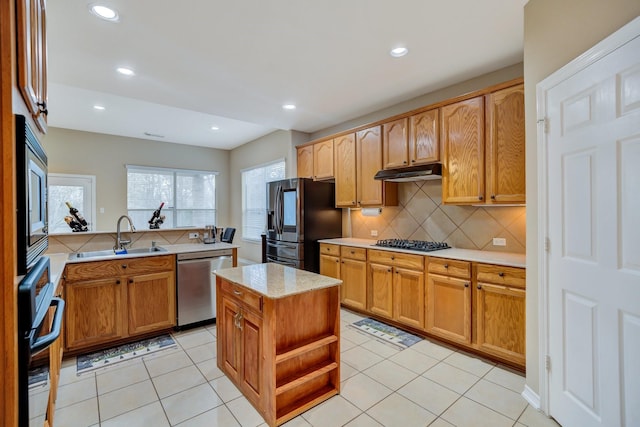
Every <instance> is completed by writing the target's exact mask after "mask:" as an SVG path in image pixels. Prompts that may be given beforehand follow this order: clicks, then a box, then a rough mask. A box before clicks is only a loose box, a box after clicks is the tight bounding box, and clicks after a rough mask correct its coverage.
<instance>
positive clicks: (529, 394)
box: [522, 385, 540, 411]
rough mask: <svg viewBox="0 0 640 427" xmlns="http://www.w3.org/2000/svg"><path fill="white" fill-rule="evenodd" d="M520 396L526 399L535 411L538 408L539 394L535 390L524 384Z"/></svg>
mask: <svg viewBox="0 0 640 427" xmlns="http://www.w3.org/2000/svg"><path fill="white" fill-rule="evenodd" d="M522 397H523V398H524V400H526V401H527V402H528V403H529V405H531V407H533V409H535V410H536V411H539V410H540V396H539V395H538V393H536V392H535V391H533V390H531V388H530V387H529V386H528V385H525V386H524V390H523V391H522Z"/></svg>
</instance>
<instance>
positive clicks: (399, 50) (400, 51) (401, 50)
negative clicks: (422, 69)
mask: <svg viewBox="0 0 640 427" xmlns="http://www.w3.org/2000/svg"><path fill="white" fill-rule="evenodd" d="M389 53H390V54H391V56H393V57H394V58H399V57H401V56H405V55H406V54H407V53H409V49H407V48H406V47H396V48H395V49H391V52H389Z"/></svg>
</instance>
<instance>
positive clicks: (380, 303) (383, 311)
mask: <svg viewBox="0 0 640 427" xmlns="http://www.w3.org/2000/svg"><path fill="white" fill-rule="evenodd" d="M368 303H369V311H371V312H372V313H374V314H378V315H380V316H384V317H388V318H390V319H391V318H393V267H391V266H389V265H383V264H374V263H370V264H369V301H368Z"/></svg>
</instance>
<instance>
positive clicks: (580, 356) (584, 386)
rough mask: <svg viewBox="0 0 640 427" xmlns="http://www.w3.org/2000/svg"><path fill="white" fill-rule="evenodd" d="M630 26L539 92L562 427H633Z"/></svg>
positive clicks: (636, 233) (637, 26)
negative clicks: (544, 126) (544, 122)
mask: <svg viewBox="0 0 640 427" xmlns="http://www.w3.org/2000/svg"><path fill="white" fill-rule="evenodd" d="M632 24H634V27H633V30H632V31H629V26H627V27H626V31H625V32H624V34H625V37H626V38H624V39H622V41H621V38H620V36H618V37H614V36H615V34H614V36H612V37H610V38H609V39H607V40H609V43H617V44H616V45H615V46H613V47H611V45H609V46H610V47H606V48H605V47H603V46H604V45H603V44H602V43H601V44H599V45H598V46H597V47H599V49H596V50H595V51H593V52H595V53H596V55H595V56H598V55H597V53H598V52H599V53H600V57H599V58H598V59H597V60H593V59H589V58H587V56H588V55H583V56H582V57H581V58H578V60H576V61H574V62H575V63H578V65H577V68H575V67H574V69H573V70H571V65H572V64H569V65H568V66H567V67H568V69H567V67H565V68H563V69H561V70H560V71H559V72H558V73H559V74H562V77H561V80H559V81H557V82H553V83H552V84H551V85H550V86H547V87H548V89H546V90H545V91H544V94H545V96H543V97H542V102H544V103H545V105H544V108H545V109H546V114H547V131H546V151H547V157H546V159H543V162H546V166H547V167H546V170H547V177H546V181H547V183H546V193H547V200H546V205H547V216H546V222H547V233H548V234H547V236H548V239H549V247H548V252H547V255H546V256H547V258H546V260H545V262H546V270H547V286H548V288H547V292H548V307H547V308H548V318H547V329H548V331H549V336H548V342H547V345H548V354H549V362H550V363H549V365H550V367H549V370H548V375H549V376H548V387H549V388H548V393H549V395H548V397H549V400H548V404H549V408H548V409H549V413H550V415H551V416H553V417H554V418H555V419H556V420H557V421H558V422H559V423H560V424H562V425H563V426H565V427H570V426H580V427H588V426H607V427H609V426H640V19H636V20H635V22H634V23H632ZM630 25H631V24H630ZM612 39H613V41H612ZM605 42H606V40H605ZM605 42H603V43H605ZM594 49H595V48H594ZM603 49H604V50H606V53H603ZM580 64H581V65H580ZM585 64H588V65H585ZM574 71H575V72H574ZM549 80H553V76H551V77H550V78H548V79H546V80H545V81H544V82H542V83H541V85H544V84H545V83H546V84H549V83H548V81H549ZM539 93H540V92H539ZM543 191H544V190H543Z"/></svg>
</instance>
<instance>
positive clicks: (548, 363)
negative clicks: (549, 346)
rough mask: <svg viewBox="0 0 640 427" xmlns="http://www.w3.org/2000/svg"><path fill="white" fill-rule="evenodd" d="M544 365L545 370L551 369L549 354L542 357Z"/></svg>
mask: <svg viewBox="0 0 640 427" xmlns="http://www.w3.org/2000/svg"><path fill="white" fill-rule="evenodd" d="M544 367H545V369H546V370H547V371H550V370H551V356H549V355H548V354H547V355H546V356H545V357H544Z"/></svg>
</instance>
